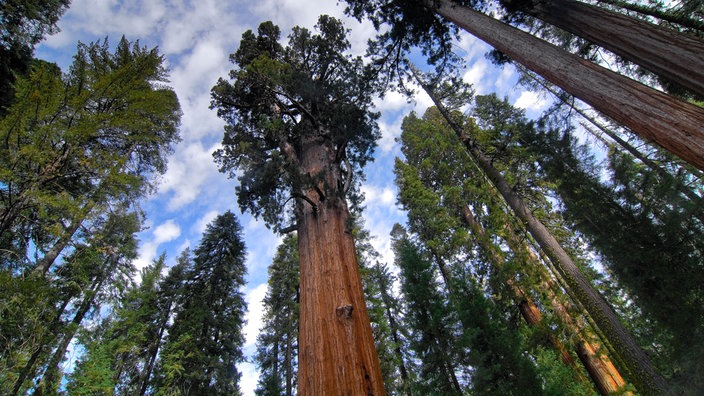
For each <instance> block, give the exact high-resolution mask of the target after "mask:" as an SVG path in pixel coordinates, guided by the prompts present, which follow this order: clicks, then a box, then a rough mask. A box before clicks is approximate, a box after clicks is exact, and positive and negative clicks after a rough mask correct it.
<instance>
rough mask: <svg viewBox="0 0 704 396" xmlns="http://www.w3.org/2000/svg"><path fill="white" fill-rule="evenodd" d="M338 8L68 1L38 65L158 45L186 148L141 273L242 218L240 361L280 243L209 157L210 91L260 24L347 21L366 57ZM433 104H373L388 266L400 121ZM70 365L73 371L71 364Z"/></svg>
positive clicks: (357, 31) (512, 90)
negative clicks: (127, 44)
mask: <svg viewBox="0 0 704 396" xmlns="http://www.w3.org/2000/svg"><path fill="white" fill-rule="evenodd" d="M343 11H344V5H343V4H338V3H337V2H335V1H311V0H307V1H304V0H260V1H256V2H252V1H246V0H234V1H215V0H200V1H189V0H181V1H178V0H149V1H140V0H73V1H72V4H71V7H70V8H69V10H68V11H67V13H66V14H65V15H64V16H63V18H62V19H61V21H60V23H59V27H60V28H61V32H60V33H58V34H56V35H54V36H51V37H49V38H48V39H47V40H46V41H45V42H44V43H42V44H41V45H40V46H39V47H38V48H37V51H36V56H37V57H39V58H42V59H46V60H49V61H53V62H56V63H58V64H59V66H61V68H62V69H63V70H66V68H67V67H68V65H69V64H70V62H71V56H72V55H73V54H74V53H75V50H76V43H77V41H79V40H80V41H82V42H86V43H87V42H91V41H97V40H102V39H103V38H105V37H109V40H110V42H111V43H117V41H118V40H119V39H120V37H121V36H122V35H125V36H126V37H127V39H129V40H130V41H133V40H136V39H139V40H140V43H141V44H142V45H145V46H148V47H150V48H151V47H154V46H159V49H160V51H161V53H162V54H164V55H165V56H166V59H167V62H168V66H169V68H170V70H171V72H170V81H171V83H170V85H171V86H172V87H173V88H174V89H175V91H176V93H177V94H178V97H179V100H180V103H181V107H182V111H183V118H182V125H181V137H182V142H181V143H179V145H178V146H177V147H176V151H175V153H174V154H173V155H172V156H171V158H170V159H169V169H168V171H167V172H166V174H165V175H164V176H163V177H162V178H161V180H160V183H159V190H158V192H156V193H155V194H154V195H152V196H151V197H149V199H147V200H146V201H145V202H144V203H143V204H142V206H143V209H144V210H145V212H146V215H147V224H146V225H147V226H148V229H146V230H145V231H144V232H142V233H141V234H140V236H139V238H140V241H141V243H140V250H139V259H138V261H137V265H138V266H139V267H142V266H144V265H146V264H148V263H149V262H151V260H152V259H153V258H155V257H157V256H158V255H159V254H161V253H162V252H165V253H166V255H167V260H168V261H169V263H170V264H172V263H173V262H174V260H175V258H176V257H177V255H178V254H179V252H180V251H181V250H183V249H184V248H185V247H187V246H196V245H197V244H198V242H199V239H200V235H201V233H202V232H203V230H204V229H205V226H206V225H207V224H208V223H209V222H210V221H212V220H213V219H214V218H215V216H217V215H218V214H220V213H223V212H225V211H226V210H232V211H233V212H235V213H237V214H238V215H239V219H240V222H241V224H242V226H243V228H244V235H245V242H246V244H247V248H248V254H247V266H248V271H249V274H248V286H247V288H246V290H245V294H246V298H247V301H248V303H249V313H248V324H247V327H246V332H247V344H246V346H245V352H246V353H247V354H248V355H251V354H252V353H253V352H254V342H255V340H256V335H257V332H258V330H259V328H260V327H261V320H260V317H261V299H262V298H263V297H264V294H265V292H266V276H267V266H268V265H269V263H270V261H271V258H272V256H273V254H274V252H275V250H276V247H277V245H278V243H279V242H280V240H281V238H280V237H278V236H277V235H274V234H273V233H271V232H270V231H269V230H268V229H266V227H265V226H264V223H263V222H261V221H257V220H255V219H253V218H252V217H251V216H250V215H249V214H241V213H240V211H239V208H238V207H237V202H236V198H235V195H234V188H235V181H232V180H228V179H226V178H225V176H224V175H222V174H220V173H218V171H217V168H216V166H215V164H214V162H213V160H212V156H211V153H212V152H213V151H214V150H215V149H217V148H218V147H219V145H220V139H221V137H222V126H223V124H222V121H221V120H219V119H218V118H217V117H216V115H215V112H214V111H211V110H209V109H208V105H209V102H210V88H211V87H212V86H213V85H214V84H215V82H216V81H217V79H218V78H219V77H221V76H222V77H224V76H226V75H227V72H228V71H229V70H230V68H231V66H232V65H231V64H230V63H229V62H228V55H229V54H230V53H232V52H234V51H235V50H236V49H237V47H238V45H239V39H240V37H241V35H242V33H243V32H244V31H245V30H247V29H253V30H256V28H257V26H258V25H259V23H260V22H263V21H266V20H271V21H273V22H274V23H275V24H277V25H278V26H279V27H281V29H282V32H283V34H282V36H283V37H284V39H285V37H286V36H287V35H288V32H289V31H290V29H291V27H292V26H295V25H299V26H303V27H307V28H312V27H313V25H314V24H315V22H316V20H317V18H318V15H320V14H329V15H333V16H336V17H338V18H341V19H343V21H345V25H346V26H347V27H348V28H349V29H351V36H350V41H351V42H352V51H353V52H354V53H355V54H360V55H361V54H363V53H364V51H365V47H366V42H367V39H369V38H370V37H372V36H373V34H374V31H373V28H372V27H371V25H370V24H369V23H361V24H360V23H359V22H357V21H355V20H351V19H348V18H345V17H344V15H343ZM456 48H457V50H458V52H459V53H461V54H462V55H463V56H464V57H465V59H466V62H467V68H466V70H465V80H466V81H468V82H470V83H472V84H474V88H475V90H476V92H477V94H487V93H491V92H497V93H498V94H499V95H501V96H504V95H505V96H508V97H509V100H510V101H511V102H512V103H514V104H515V105H517V106H519V107H523V108H526V109H527V110H528V114H529V115H535V114H537V112H538V111H539V110H541V109H543V108H544V107H545V106H546V103H547V101H546V99H545V98H542V97H539V96H537V95H536V94H534V93H531V92H527V91H523V90H521V89H520V88H517V87H515V83H516V79H517V75H516V72H515V70H514V69H513V68H512V67H507V68H504V69H497V68H495V67H494V66H493V65H491V63H490V62H489V61H488V60H486V59H485V58H484V54H485V53H486V51H487V50H488V49H489V48H488V46H486V45H485V44H484V43H482V42H481V41H478V40H476V39H474V38H473V37H471V36H468V35H465V36H462V38H461V39H460V40H459V41H458V42H457V43H456ZM429 103H430V100H429V99H428V98H427V97H426V96H425V95H418V97H417V98H416V99H415V100H414V101H413V102H411V103H409V102H408V101H407V99H406V98H405V97H403V96H401V95H400V94H397V93H393V92H391V93H389V94H388V95H386V96H385V98H384V99H383V100H377V101H376V107H377V108H376V110H377V111H380V112H381V113H382V118H381V120H380V123H379V125H380V128H381V131H382V134H383V136H382V138H381V140H380V141H379V146H378V148H377V151H376V160H375V162H373V163H372V164H370V165H369V166H367V168H366V174H367V181H366V182H365V183H364V185H363V186H362V191H363V192H364V193H365V196H366V200H365V205H366V210H365V213H364V218H365V225H366V228H367V229H368V230H370V232H371V234H372V236H373V237H374V240H373V245H374V246H375V248H376V249H377V250H378V251H379V252H380V253H381V254H382V256H383V257H384V258H385V260H387V261H388V262H391V261H392V260H393V257H392V255H391V252H390V247H389V238H388V234H389V232H390V231H391V227H392V225H393V224H394V223H396V222H401V223H403V222H404V221H405V216H404V213H403V212H402V211H401V210H400V209H399V208H398V207H397V206H396V205H395V203H396V188H395V186H394V184H393V173H392V169H393V161H394V158H395V157H396V156H398V155H399V153H400V151H399V147H398V145H397V143H396V142H395V141H394V139H395V138H396V137H398V136H399V135H400V132H401V130H400V125H401V120H402V118H403V116H405V115H406V114H408V113H409V112H410V111H411V110H415V111H416V112H417V113H420V114H422V113H423V112H424V111H425V109H426V108H427V106H428V105H429ZM69 364H70V363H69ZM240 369H241V371H242V372H243V377H242V380H241V386H242V390H243V391H244V394H245V395H253V394H254V393H253V390H254V388H255V386H256V381H257V374H256V367H255V366H254V365H253V364H243V365H241V367H240Z"/></svg>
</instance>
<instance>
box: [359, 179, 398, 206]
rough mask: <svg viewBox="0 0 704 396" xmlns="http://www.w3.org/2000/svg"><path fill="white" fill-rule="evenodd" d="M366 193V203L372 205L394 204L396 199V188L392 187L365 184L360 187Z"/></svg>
mask: <svg viewBox="0 0 704 396" xmlns="http://www.w3.org/2000/svg"><path fill="white" fill-rule="evenodd" d="M360 190H361V192H362V193H363V194H364V201H365V203H366V204H367V205H368V206H370V205H379V204H381V205H384V206H393V205H394V202H395V201H396V190H395V189H394V188H392V187H388V186H386V187H377V186H373V185H369V184H365V185H363V186H362V187H361V188H360Z"/></svg>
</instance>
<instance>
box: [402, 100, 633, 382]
mask: <svg viewBox="0 0 704 396" xmlns="http://www.w3.org/2000/svg"><path fill="white" fill-rule="evenodd" d="M477 100H478V101H482V100H481V97H478V98H477ZM510 110H511V109H509V108H505V107H498V106H497V107H495V108H493V109H492V110H491V111H490V110H489V109H484V110H483V111H482V112H486V113H487V114H493V115H494V116H496V117H497V121H498V122H500V123H501V130H502V131H503V133H504V135H505V136H508V135H509V134H510V133H511V132H510V131H519V130H521V129H525V128H527V127H530V124H527V123H525V122H524V120H523V119H522V116H521V114H520V112H516V111H510ZM472 111H473V112H478V110H477V109H476V108H475V109H473V110H472ZM402 128H403V132H402V135H401V143H402V147H401V150H402V152H403V154H404V157H405V159H404V160H403V161H401V160H400V159H397V161H396V165H395V169H394V171H395V173H396V183H397V185H398V186H399V201H400V203H401V204H402V205H403V207H404V208H405V209H407V210H408V211H409V212H408V217H409V226H410V227H411V229H412V230H413V231H416V232H417V233H418V235H419V238H421V239H422V240H423V241H424V243H425V244H426V246H432V247H433V248H432V249H433V251H434V252H435V253H436V254H437V255H438V256H442V257H449V258H450V259H451V258H452V257H454V256H458V255H460V256H463V255H469V256H477V257H476V258H475V259H474V260H472V262H473V264H474V265H473V268H472V271H471V273H472V274H476V275H474V276H480V277H484V276H486V275H485V274H488V275H489V278H490V282H489V285H488V286H487V287H488V288H489V289H490V290H487V291H486V293H487V294H490V295H493V296H500V295H508V298H504V299H503V300H504V301H503V303H502V302H501V301H498V303H502V304H503V305H504V306H506V305H508V306H513V305H514V304H515V306H517V307H518V308H519V310H520V312H521V315H522V316H523V318H524V319H525V321H526V323H527V324H529V325H530V326H532V327H533V329H534V330H535V331H537V332H539V333H540V332H544V333H545V339H546V340H547V341H548V342H549V343H550V344H551V345H552V346H553V347H554V348H555V349H556V353H558V354H559V355H560V356H561V358H562V360H563V362H564V363H565V364H567V365H568V366H569V367H571V368H572V370H575V371H574V372H573V373H572V374H573V377H574V378H575V379H577V380H578V381H580V382H581V385H582V386H585V385H586V387H589V384H588V382H586V383H585V380H586V378H584V376H583V374H582V372H581V371H580V370H579V368H578V367H577V366H576V365H575V363H574V358H573V357H572V354H571V353H570V352H569V351H568V350H567V349H568V348H567V347H569V343H570V341H569V339H570V338H571V339H574V340H575V342H576V349H577V351H578V355H579V357H580V359H582V360H583V363H584V364H585V367H587V370H588V372H589V373H590V374H591V375H592V376H593V380H594V382H595V384H596V385H597V387H598V388H599V389H600V391H601V392H602V394H609V393H610V392H614V391H617V390H618V389H619V388H621V387H622V386H624V385H625V382H624V381H623V379H622V377H621V375H620V374H619V373H618V371H616V370H615V368H614V367H613V364H612V363H610V362H609V360H608V357H606V354H605V353H604V352H603V348H600V347H599V344H598V343H595V342H594V341H591V340H589V339H588V338H587V337H585V334H586V333H587V330H586V329H581V328H578V327H577V326H575V325H574V322H575V321H574V319H573V318H572V314H570V312H569V310H568V309H566V308H565V307H566V306H568V305H569V304H568V303H567V302H565V301H564V298H559V297H560V296H559V294H561V293H559V292H556V291H553V290H552V288H553V287H551V286H550V285H551V284H554V282H552V280H551V278H550V277H549V276H548V274H547V273H546V271H543V270H542V268H541V267H542V266H543V264H542V263H541V262H539V260H537V261H538V262H533V261H536V259H537V257H536V255H535V254H534V253H533V251H532V249H531V247H529V246H528V245H526V242H525V241H524V236H522V235H516V232H515V230H516V228H518V227H519V226H518V225H516V224H512V223H514V221H513V220H512V218H511V216H510V215H509V214H507V213H505V212H504V210H503V208H502V207H501V205H500V204H499V200H498V199H497V197H496V194H495V193H494V192H493V191H492V188H491V187H490V186H489V185H488V184H487V183H486V181H484V180H483V177H482V175H481V174H479V173H478V172H477V171H478V170H477V168H476V167H475V166H474V164H473V163H472V161H471V158H470V157H469V156H468V154H467V152H466V150H464V149H463V148H462V147H460V146H459V142H458V139H457V137H456V136H455V135H454V133H453V132H452V131H450V130H449V127H448V126H447V123H446V121H445V120H444V118H443V117H442V116H441V115H440V113H439V112H438V111H437V109H435V108H431V109H429V110H428V111H426V113H425V114H424V116H423V117H422V118H418V117H416V116H415V115H413V114H411V115H409V116H407V117H406V118H405V119H404V123H403V126H402ZM486 134H487V135H488V131H486ZM496 146H497V147H496V149H495V150H491V155H492V157H493V158H496V159H499V158H501V159H504V158H505V157H506V156H507V154H506V153H503V154H502V153H500V152H499V151H500V147H501V146H502V143H497V145H496ZM487 150H490V148H488V147H487ZM509 155H513V156H516V155H520V153H517V152H513V153H511V154H509ZM516 184H517V185H521V184H523V182H522V181H518V182H517V183H516ZM531 200H532V201H534V202H535V201H539V199H538V198H537V197H531ZM473 208H477V210H474V209H473ZM502 245H503V246H504V247H503V248H502V247H501V246H502ZM506 247H508V248H509V249H508V250H507V249H506ZM475 249H476V253H475ZM466 273H467V274H470V272H466ZM471 282H473V280H472V279H471V278H467V279H466V280H465V279H458V280H457V281H455V282H453V284H454V285H457V287H458V288H460V289H463V290H466V293H469V292H472V290H473V289H472V288H469V289H467V287H468V285H467V284H468V283H471ZM536 289H538V290H539V291H537V292H536ZM541 295H551V297H549V298H547V299H543V300H541V299H540V298H539V297H540V296H541ZM506 300H507V301H506ZM456 304H458V305H462V304H466V302H465V301H464V300H463V299H462V298H457V297H456ZM544 304H548V306H552V309H553V310H554V311H555V312H556V313H557V315H558V316H559V320H558V321H557V322H558V323H559V325H560V326H561V327H563V328H564V330H563V331H564V332H567V333H568V334H569V336H568V340H565V339H562V338H561V337H560V336H559V333H558V332H553V331H551V330H549V321H550V320H551V318H550V317H549V315H547V316H548V317H544V315H543V313H542V312H541V311H540V309H539V307H542V306H544ZM544 311H548V310H547V309H544ZM566 346H567V347H566ZM600 349H601V350H602V352H600V353H599V354H598V355H597V354H596V353H594V350H600Z"/></svg>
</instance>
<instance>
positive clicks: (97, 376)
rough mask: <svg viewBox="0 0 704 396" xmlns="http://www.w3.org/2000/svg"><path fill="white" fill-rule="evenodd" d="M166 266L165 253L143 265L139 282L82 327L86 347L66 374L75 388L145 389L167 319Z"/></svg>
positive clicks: (87, 390) (138, 391)
mask: <svg viewBox="0 0 704 396" xmlns="http://www.w3.org/2000/svg"><path fill="white" fill-rule="evenodd" d="M165 268H166V261H165V256H164V255H161V256H160V257H159V258H158V259H156V260H154V261H153V262H152V263H151V264H150V265H149V266H147V267H146V268H144V269H143V270H142V272H141V277H140V278H141V282H140V283H139V285H138V286H135V287H132V288H130V289H129V290H128V291H127V292H126V293H125V294H124V296H123V297H122V298H121V299H120V300H119V301H117V302H116V303H115V305H114V307H113V311H112V312H111V313H110V314H109V315H108V316H107V317H106V318H104V319H103V320H102V323H101V324H100V326H97V327H96V328H95V329H93V330H87V329H84V330H83V331H82V332H81V333H82V335H81V336H79V340H80V341H81V344H83V345H84V347H85V350H86V352H85V353H84V354H83V355H82V356H81V358H80V361H79V362H78V363H77V369H75V370H74V371H73V372H72V373H71V375H70V376H68V381H67V389H68V390H69V392H72V393H71V394H74V393H76V394H93V393H91V392H103V393H114V394H125V395H126V394H130V395H139V394H144V393H143V392H142V387H143V386H144V384H145V382H149V379H150V376H151V365H150V361H151V359H152V356H153V355H154V354H155V353H156V352H155V351H154V346H155V345H156V346H158V345H159V344H160V341H161V336H162V335H163V328H164V326H165V325H166V324H165V323H163V321H162V320H161V318H162V316H164V314H163V312H162V311H161V310H160V309H161V308H162V306H161V305H160V304H159V301H158V300H159V298H160V294H161V292H162V290H160V287H161V286H163V285H164V279H163V275H162V271H163V270H164V269H165ZM166 316H167V317H168V313H167V314H166ZM96 385H97V387H98V388H99V389H96Z"/></svg>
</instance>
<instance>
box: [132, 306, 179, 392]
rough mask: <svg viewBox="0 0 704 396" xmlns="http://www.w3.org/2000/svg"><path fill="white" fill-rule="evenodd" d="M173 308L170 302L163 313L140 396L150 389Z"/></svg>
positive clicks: (144, 373)
mask: <svg viewBox="0 0 704 396" xmlns="http://www.w3.org/2000/svg"><path fill="white" fill-rule="evenodd" d="M172 306H173V302H169V305H168V308H167V309H165V310H163V311H162V316H161V320H160V322H159V332H158V333H157V336H156V338H155V339H154V340H153V343H152V345H151V346H150V348H149V356H148V360H147V366H146V367H145V368H144V372H143V374H142V385H141V386H140V387H139V396H144V395H145V394H146V393H147V389H148V388H149V379H150V378H151V376H152V371H154V365H155V364H156V358H157V356H158V354H159V347H160V346H161V340H162V338H163V337H164V332H165V331H166V326H167V324H168V321H169V316H170V315H171V307H172Z"/></svg>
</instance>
